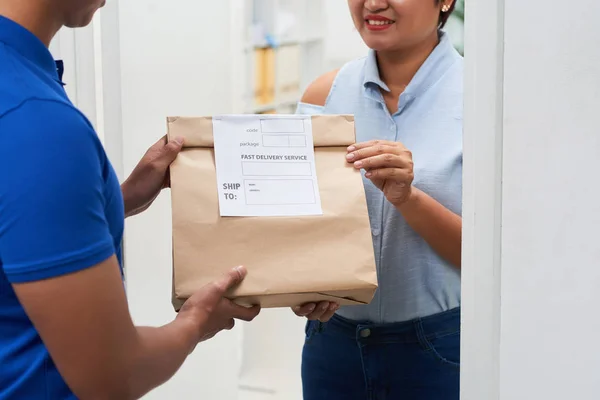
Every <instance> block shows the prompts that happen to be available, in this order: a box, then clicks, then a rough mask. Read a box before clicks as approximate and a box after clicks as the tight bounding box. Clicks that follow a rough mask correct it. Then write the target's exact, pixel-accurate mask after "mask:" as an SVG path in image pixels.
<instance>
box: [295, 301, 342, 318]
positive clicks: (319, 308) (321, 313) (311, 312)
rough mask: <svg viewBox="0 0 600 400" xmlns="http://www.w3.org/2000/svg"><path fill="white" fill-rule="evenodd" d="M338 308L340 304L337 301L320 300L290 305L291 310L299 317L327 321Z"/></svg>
mask: <svg viewBox="0 0 600 400" xmlns="http://www.w3.org/2000/svg"><path fill="white" fill-rule="evenodd" d="M338 308H340V306H339V304H337V303H331V302H328V301H322V302H320V303H307V304H303V305H301V306H296V307H292V311H293V312H294V314H296V315H297V316H299V317H306V318H307V319H309V320H313V321H321V322H327V321H329V320H330V319H331V317H333V314H335V312H336V311H337V309H338Z"/></svg>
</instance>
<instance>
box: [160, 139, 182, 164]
mask: <svg viewBox="0 0 600 400" xmlns="http://www.w3.org/2000/svg"><path fill="white" fill-rule="evenodd" d="M182 148H183V138H180V137H176V138H174V139H173V140H169V142H168V143H167V144H166V145H164V146H163V147H162V150H161V152H160V154H159V156H158V158H157V159H156V161H155V162H156V163H157V164H158V165H159V166H160V167H161V168H164V169H167V168H168V167H169V165H171V163H172V162H173V161H175V159H176V158H177V155H178V154H179V152H180V151H181V149H182Z"/></svg>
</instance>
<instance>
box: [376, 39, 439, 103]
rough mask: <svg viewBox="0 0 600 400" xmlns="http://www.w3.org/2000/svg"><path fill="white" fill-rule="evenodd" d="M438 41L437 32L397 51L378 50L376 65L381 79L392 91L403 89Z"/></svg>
mask: <svg viewBox="0 0 600 400" xmlns="http://www.w3.org/2000/svg"><path fill="white" fill-rule="evenodd" d="M438 43H439V36H438V34H437V32H435V35H432V36H431V37H430V38H428V39H427V40H425V41H423V42H422V43H420V44H419V45H418V46H414V47H412V48H407V49H403V50H398V51H389V52H378V53H377V65H378V69H379V75H380V77H381V80H383V81H384V82H385V84H386V85H387V86H388V87H389V88H390V90H392V92H397V91H400V92H402V91H404V88H406V86H408V84H409V83H410V81H411V80H412V79H413V77H414V76H415V74H416V73H417V71H418V70H419V68H421V66H422V65H423V63H424V62H425V60H427V57H429V55H430V54H431V52H432V51H433V50H434V49H435V47H436V46H437V45H438Z"/></svg>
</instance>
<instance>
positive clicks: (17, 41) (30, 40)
mask: <svg viewBox="0 0 600 400" xmlns="http://www.w3.org/2000/svg"><path fill="white" fill-rule="evenodd" d="M0 42H2V43H4V44H6V45H7V46H9V47H11V48H12V49H13V50H15V51H16V52H18V53H19V54H21V55H22V56H23V57H25V58H26V59H28V60H29V61H30V62H32V63H33V64H35V65H36V66H38V67H39V68H41V69H42V71H44V72H46V73H48V74H49V75H50V76H51V77H52V78H53V79H54V80H56V81H59V82H60V78H59V69H60V68H59V66H58V65H57V64H56V62H55V61H54V59H53V58H52V54H50V50H48V48H47V47H46V46H45V45H44V43H42V41H41V40H40V39H38V38H37V36H35V35H34V34H33V33H31V32H30V31H28V30H27V29H25V28H24V27H23V26H21V25H19V24H17V23H16V22H14V21H12V20H10V19H8V18H6V17H3V16H2V15H0ZM61 83H62V82H61Z"/></svg>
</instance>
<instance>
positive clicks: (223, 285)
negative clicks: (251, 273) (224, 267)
mask: <svg viewBox="0 0 600 400" xmlns="http://www.w3.org/2000/svg"><path fill="white" fill-rule="evenodd" d="M247 274H248V271H247V270H246V268H245V267H243V266H239V267H235V268H233V269H230V270H229V271H228V272H227V273H226V274H225V275H224V276H223V277H222V278H221V279H219V280H217V281H215V282H213V286H214V288H215V290H216V294H217V295H218V296H220V297H222V296H223V295H224V294H225V293H226V292H227V291H228V290H229V289H231V288H232V287H234V286H236V285H238V284H240V283H241V282H242V281H243V280H244V278H245V277H246V275H247Z"/></svg>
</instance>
